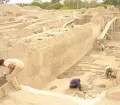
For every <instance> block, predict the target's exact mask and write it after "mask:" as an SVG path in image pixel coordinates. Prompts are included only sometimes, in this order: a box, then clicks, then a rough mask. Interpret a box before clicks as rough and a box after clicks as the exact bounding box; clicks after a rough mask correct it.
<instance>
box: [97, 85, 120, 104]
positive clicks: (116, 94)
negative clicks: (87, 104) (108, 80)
mask: <svg viewBox="0 0 120 105" xmlns="http://www.w3.org/2000/svg"><path fill="white" fill-rule="evenodd" d="M97 105H120V87H113V88H111V89H109V90H108V91H107V92H106V95H105V97H104V98H103V99H102V100H101V101H100V103H99V104H97Z"/></svg>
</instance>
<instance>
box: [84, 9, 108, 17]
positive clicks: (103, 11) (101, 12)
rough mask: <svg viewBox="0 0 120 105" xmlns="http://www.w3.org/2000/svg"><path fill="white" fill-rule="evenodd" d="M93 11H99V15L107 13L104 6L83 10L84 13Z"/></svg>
mask: <svg viewBox="0 0 120 105" xmlns="http://www.w3.org/2000/svg"><path fill="white" fill-rule="evenodd" d="M95 12H97V13H99V14H100V15H106V14H108V13H107V10H106V9H105V8H104V7H97V8H90V9H88V10H87V11H85V14H94V13H95Z"/></svg>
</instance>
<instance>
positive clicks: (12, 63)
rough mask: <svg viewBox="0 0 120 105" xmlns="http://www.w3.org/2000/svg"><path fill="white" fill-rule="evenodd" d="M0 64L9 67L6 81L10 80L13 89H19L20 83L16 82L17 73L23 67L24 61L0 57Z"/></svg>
mask: <svg viewBox="0 0 120 105" xmlns="http://www.w3.org/2000/svg"><path fill="white" fill-rule="evenodd" d="M0 66H4V67H7V68H9V73H8V74H6V75H7V76H6V79H7V81H11V82H12V84H13V85H14V87H15V90H20V89H21V88H20V84H19V82H18V79H17V77H18V75H19V73H20V72H21V71H22V70H23V69H24V63H23V62H22V61H21V60H19V59H6V60H5V59H0Z"/></svg>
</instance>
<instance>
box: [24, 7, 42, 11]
mask: <svg viewBox="0 0 120 105" xmlns="http://www.w3.org/2000/svg"><path fill="white" fill-rule="evenodd" d="M23 9H27V10H37V11H41V10H42V8H40V7H37V6H24V7H23Z"/></svg>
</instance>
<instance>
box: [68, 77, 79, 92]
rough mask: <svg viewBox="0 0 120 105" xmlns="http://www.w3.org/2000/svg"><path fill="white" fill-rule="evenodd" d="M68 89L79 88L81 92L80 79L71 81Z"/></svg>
mask: <svg viewBox="0 0 120 105" xmlns="http://www.w3.org/2000/svg"><path fill="white" fill-rule="evenodd" d="M69 88H79V90H80V91H81V84H80V79H72V80H71V81H70V86H69Z"/></svg>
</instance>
